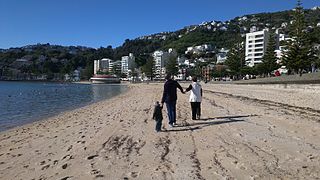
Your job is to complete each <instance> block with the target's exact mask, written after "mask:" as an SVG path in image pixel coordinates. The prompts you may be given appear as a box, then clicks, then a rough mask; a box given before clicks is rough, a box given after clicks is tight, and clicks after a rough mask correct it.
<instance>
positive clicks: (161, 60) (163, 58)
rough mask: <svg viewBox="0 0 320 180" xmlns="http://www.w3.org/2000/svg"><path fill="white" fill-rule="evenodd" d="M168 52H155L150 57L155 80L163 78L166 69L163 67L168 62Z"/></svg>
mask: <svg viewBox="0 0 320 180" xmlns="http://www.w3.org/2000/svg"><path fill="white" fill-rule="evenodd" d="M169 55H170V53H169V52H164V51H155V52H154V53H153V54H152V56H153V60H154V66H155V77H156V78H163V77H164V76H165V74H166V68H165V65H166V64H167V62H168V60H169V57H170V56H169Z"/></svg>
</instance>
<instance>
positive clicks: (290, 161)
mask: <svg viewBox="0 0 320 180" xmlns="http://www.w3.org/2000/svg"><path fill="white" fill-rule="evenodd" d="M182 86H183V87H184V88H186V87H187V86H188V84H182ZM162 89H163V84H133V85H129V90H128V91H127V92H126V93H123V94H121V95H119V96H117V97H114V98H112V99H109V100H105V101H102V102H98V103H95V104H92V105H89V106H86V107H83V108H80V109H76V110H73V111H70V112H66V113H62V114H61V115H58V116H55V117H52V118H49V119H46V120H43V121H40V122H36V123H33V124H28V125H25V126H21V127H17V128H14V129H11V130H8V131H4V132H1V133H0V179H4V180H10V179H23V180H25V179H37V180H38V179H61V180H67V179H168V180H169V179H317V178H319V177H320V140H319V139H320V106H319V102H320V90H319V89H318V87H317V86H307V85H305V86H286V87H285V86H283V85H232V84H203V89H204V97H203V102H202V119H201V120H191V108H190V104H189V102H188V99H189V93H187V94H181V93H180V92H178V103H177V123H178V126H177V127H174V128H169V127H168V124H167V122H168V121H167V115H166V110H165V107H164V110H163V114H164V121H163V131H162V132H160V133H156V132H155V130H154V128H155V122H154V120H152V119H151V117H152V112H153V103H154V102H155V101H156V100H160V98H161V96H162Z"/></svg>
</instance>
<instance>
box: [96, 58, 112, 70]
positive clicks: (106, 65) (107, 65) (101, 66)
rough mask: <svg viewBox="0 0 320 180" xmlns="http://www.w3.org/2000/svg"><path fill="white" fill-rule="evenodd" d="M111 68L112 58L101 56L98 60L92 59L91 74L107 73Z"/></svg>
mask: <svg viewBox="0 0 320 180" xmlns="http://www.w3.org/2000/svg"><path fill="white" fill-rule="evenodd" d="M112 68H113V60H111V59H108V58H103V59H100V60H94V65H93V74H99V73H102V72H103V73H107V72H111V71H112Z"/></svg>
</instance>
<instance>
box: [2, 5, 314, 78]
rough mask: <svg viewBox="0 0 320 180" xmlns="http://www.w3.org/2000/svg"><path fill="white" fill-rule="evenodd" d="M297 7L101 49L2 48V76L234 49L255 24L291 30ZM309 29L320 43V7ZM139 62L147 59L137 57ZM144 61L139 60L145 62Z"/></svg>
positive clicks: (311, 14)
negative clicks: (171, 52)
mask: <svg viewBox="0 0 320 180" xmlns="http://www.w3.org/2000/svg"><path fill="white" fill-rule="evenodd" d="M293 12H294V11H293V10H287V11H281V12H275V13H259V14H250V15H244V16H240V17H236V18H234V19H232V20H229V21H225V22H222V21H209V22H203V23H201V24H199V25H191V26H188V27H185V28H182V29H180V30H177V31H174V32H162V33H157V34H152V35H146V36H142V37H138V38H136V39H132V40H129V39H127V40H125V42H124V43H123V45H121V46H119V47H117V48H112V47H111V46H108V47H101V48H98V49H94V48H90V47H83V46H59V45H50V44H37V45H28V46H24V47H20V48H10V49H0V76H3V75H4V73H5V71H6V72H7V71H17V72H20V73H32V74H50V73H51V74H52V73H61V74H63V73H70V72H72V71H73V70H74V69H76V68H78V67H81V68H82V69H85V70H86V73H87V77H89V76H90V74H92V71H93V70H92V69H93V60H94V59H101V58H110V59H113V60H120V59H121V56H124V55H128V54H129V53H133V54H134V55H135V56H139V55H141V54H148V53H152V52H154V51H155V50H159V49H162V50H167V49H169V48H174V49H176V51H177V52H178V54H179V55H181V54H184V52H185V51H186V49H187V47H189V46H196V45H201V44H211V45H212V46H213V47H215V48H227V49H229V48H231V47H232V46H233V45H234V43H236V42H239V41H243V40H244V37H245V33H248V32H249V31H250V28H252V27H253V26H255V27H256V28H257V29H258V30H262V29H264V28H269V29H276V28H281V29H282V31H283V32H284V33H286V32H288V31H289V25H290V22H291V20H292V15H293ZM304 13H305V17H306V22H307V25H308V31H310V33H309V34H310V35H311V39H312V42H313V43H314V44H316V43H318V44H320V8H314V9H308V10H305V11H304ZM137 60H138V61H143V59H141V58H137ZM143 63H144V62H138V64H140V65H142V64H143Z"/></svg>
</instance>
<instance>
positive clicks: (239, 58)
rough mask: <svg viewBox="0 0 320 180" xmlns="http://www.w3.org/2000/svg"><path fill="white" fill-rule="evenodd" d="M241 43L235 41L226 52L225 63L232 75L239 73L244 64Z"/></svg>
mask: <svg viewBox="0 0 320 180" xmlns="http://www.w3.org/2000/svg"><path fill="white" fill-rule="evenodd" d="M244 54H245V53H244V46H243V43H237V44H235V45H234V47H233V48H231V50H230V51H229V52H228V54H227V60H226V62H225V63H226V65H227V66H228V68H229V69H230V71H231V74H232V75H236V76H238V75H240V76H241V69H242V68H243V67H244V66H245V58H244Z"/></svg>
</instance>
